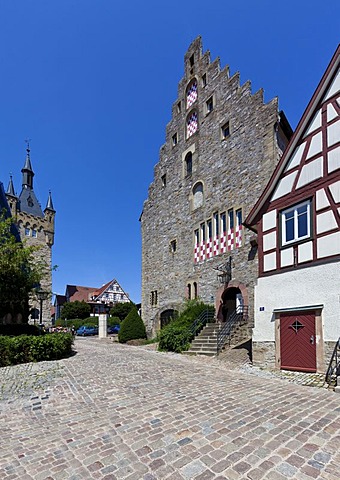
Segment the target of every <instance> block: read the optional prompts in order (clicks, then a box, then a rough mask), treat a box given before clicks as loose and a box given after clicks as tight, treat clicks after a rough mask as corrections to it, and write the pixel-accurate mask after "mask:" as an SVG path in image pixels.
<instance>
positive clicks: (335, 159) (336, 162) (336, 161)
mask: <svg viewBox="0 0 340 480" xmlns="http://www.w3.org/2000/svg"><path fill="white" fill-rule="evenodd" d="M339 167H340V147H337V148H334V150H331V151H330V152H328V171H329V173H330V172H334V170H336V169H337V168H339Z"/></svg>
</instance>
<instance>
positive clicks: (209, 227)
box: [207, 220, 212, 239]
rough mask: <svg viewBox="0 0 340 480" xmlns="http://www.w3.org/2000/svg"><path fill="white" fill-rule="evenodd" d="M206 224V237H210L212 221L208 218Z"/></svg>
mask: <svg viewBox="0 0 340 480" xmlns="http://www.w3.org/2000/svg"><path fill="white" fill-rule="evenodd" d="M207 226H208V238H209V239H210V238H212V221H211V220H208V222H207Z"/></svg>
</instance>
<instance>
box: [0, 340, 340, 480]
mask: <svg viewBox="0 0 340 480" xmlns="http://www.w3.org/2000/svg"><path fill="white" fill-rule="evenodd" d="M75 348H76V350H77V354H76V355H75V356H73V357H71V358H68V359H65V360H61V361H58V362H43V363H40V364H36V365H32V364H25V365H19V366H16V367H9V368H2V369H0V392H1V400H0V422H1V424H0V426H1V436H0V478H1V479H4V480H12V479H13V480H14V479H20V480H29V479H35V480H59V479H67V480H82V479H85V480H86V479H92V478H93V479H105V480H114V479H128V480H158V479H169V480H170V479H171V480H182V479H184V480H189V479H197V480H212V479H214V480H222V479H228V480H229V479H230V480H233V479H249V480H260V479H261V480H262V479H265V480H281V479H286V478H289V479H298V480H311V479H314V478H317V479H328V480H335V479H336V480H338V478H339V462H340V395H338V394H335V393H334V392H332V391H328V390H325V389H320V388H308V387H305V386H302V385H296V384H294V383H290V382H287V381H283V380H281V379H278V378H276V377H275V376H260V375H258V374H256V372H255V371H254V370H251V371H249V372H248V370H247V369H244V368H243V369H237V368H235V367H233V368H229V367H228V364H227V362H218V361H210V362H209V361H203V360H201V359H197V358H190V357H187V356H181V355H176V354H165V353H158V352H155V351H152V350H149V349H144V348H141V347H131V346H122V345H119V344H115V343H113V342H112V341H110V340H99V339H94V338H81V339H76V342H75ZM254 372H255V373H254Z"/></svg>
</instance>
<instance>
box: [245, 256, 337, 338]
mask: <svg viewBox="0 0 340 480" xmlns="http://www.w3.org/2000/svg"><path fill="white" fill-rule="evenodd" d="M320 304H321V305H324V308H323V310H322V321H323V334H324V340H325V341H331V340H336V339H338V338H339V337H340V316H339V315H340V314H339V312H340V262H334V263H328V264H325V265H318V266H313V267H308V268H302V269H299V270H293V271H291V272H284V273H280V274H277V275H270V276H268V277H262V278H259V279H258V280H257V285H256V286H255V312H254V317H255V327H254V329H253V340H254V341H255V342H260V341H268V342H270V341H274V340H275V331H274V325H275V321H274V314H273V310H274V309H280V308H292V307H296V308H297V307H303V306H308V305H320ZM260 307H264V311H260Z"/></svg>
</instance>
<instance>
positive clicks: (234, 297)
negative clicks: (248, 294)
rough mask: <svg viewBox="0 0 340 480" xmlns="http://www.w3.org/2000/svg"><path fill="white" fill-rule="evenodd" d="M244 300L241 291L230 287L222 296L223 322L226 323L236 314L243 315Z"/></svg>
mask: <svg viewBox="0 0 340 480" xmlns="http://www.w3.org/2000/svg"><path fill="white" fill-rule="evenodd" d="M243 305H244V298H243V296H242V293H241V290H240V289H239V288H237V287H229V288H227V289H226V290H225V291H224V292H223V294H222V317H223V319H222V321H223V322H226V321H227V319H228V317H229V316H230V315H231V314H232V313H233V312H235V310H236V311H237V312H238V313H242V311H243Z"/></svg>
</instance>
